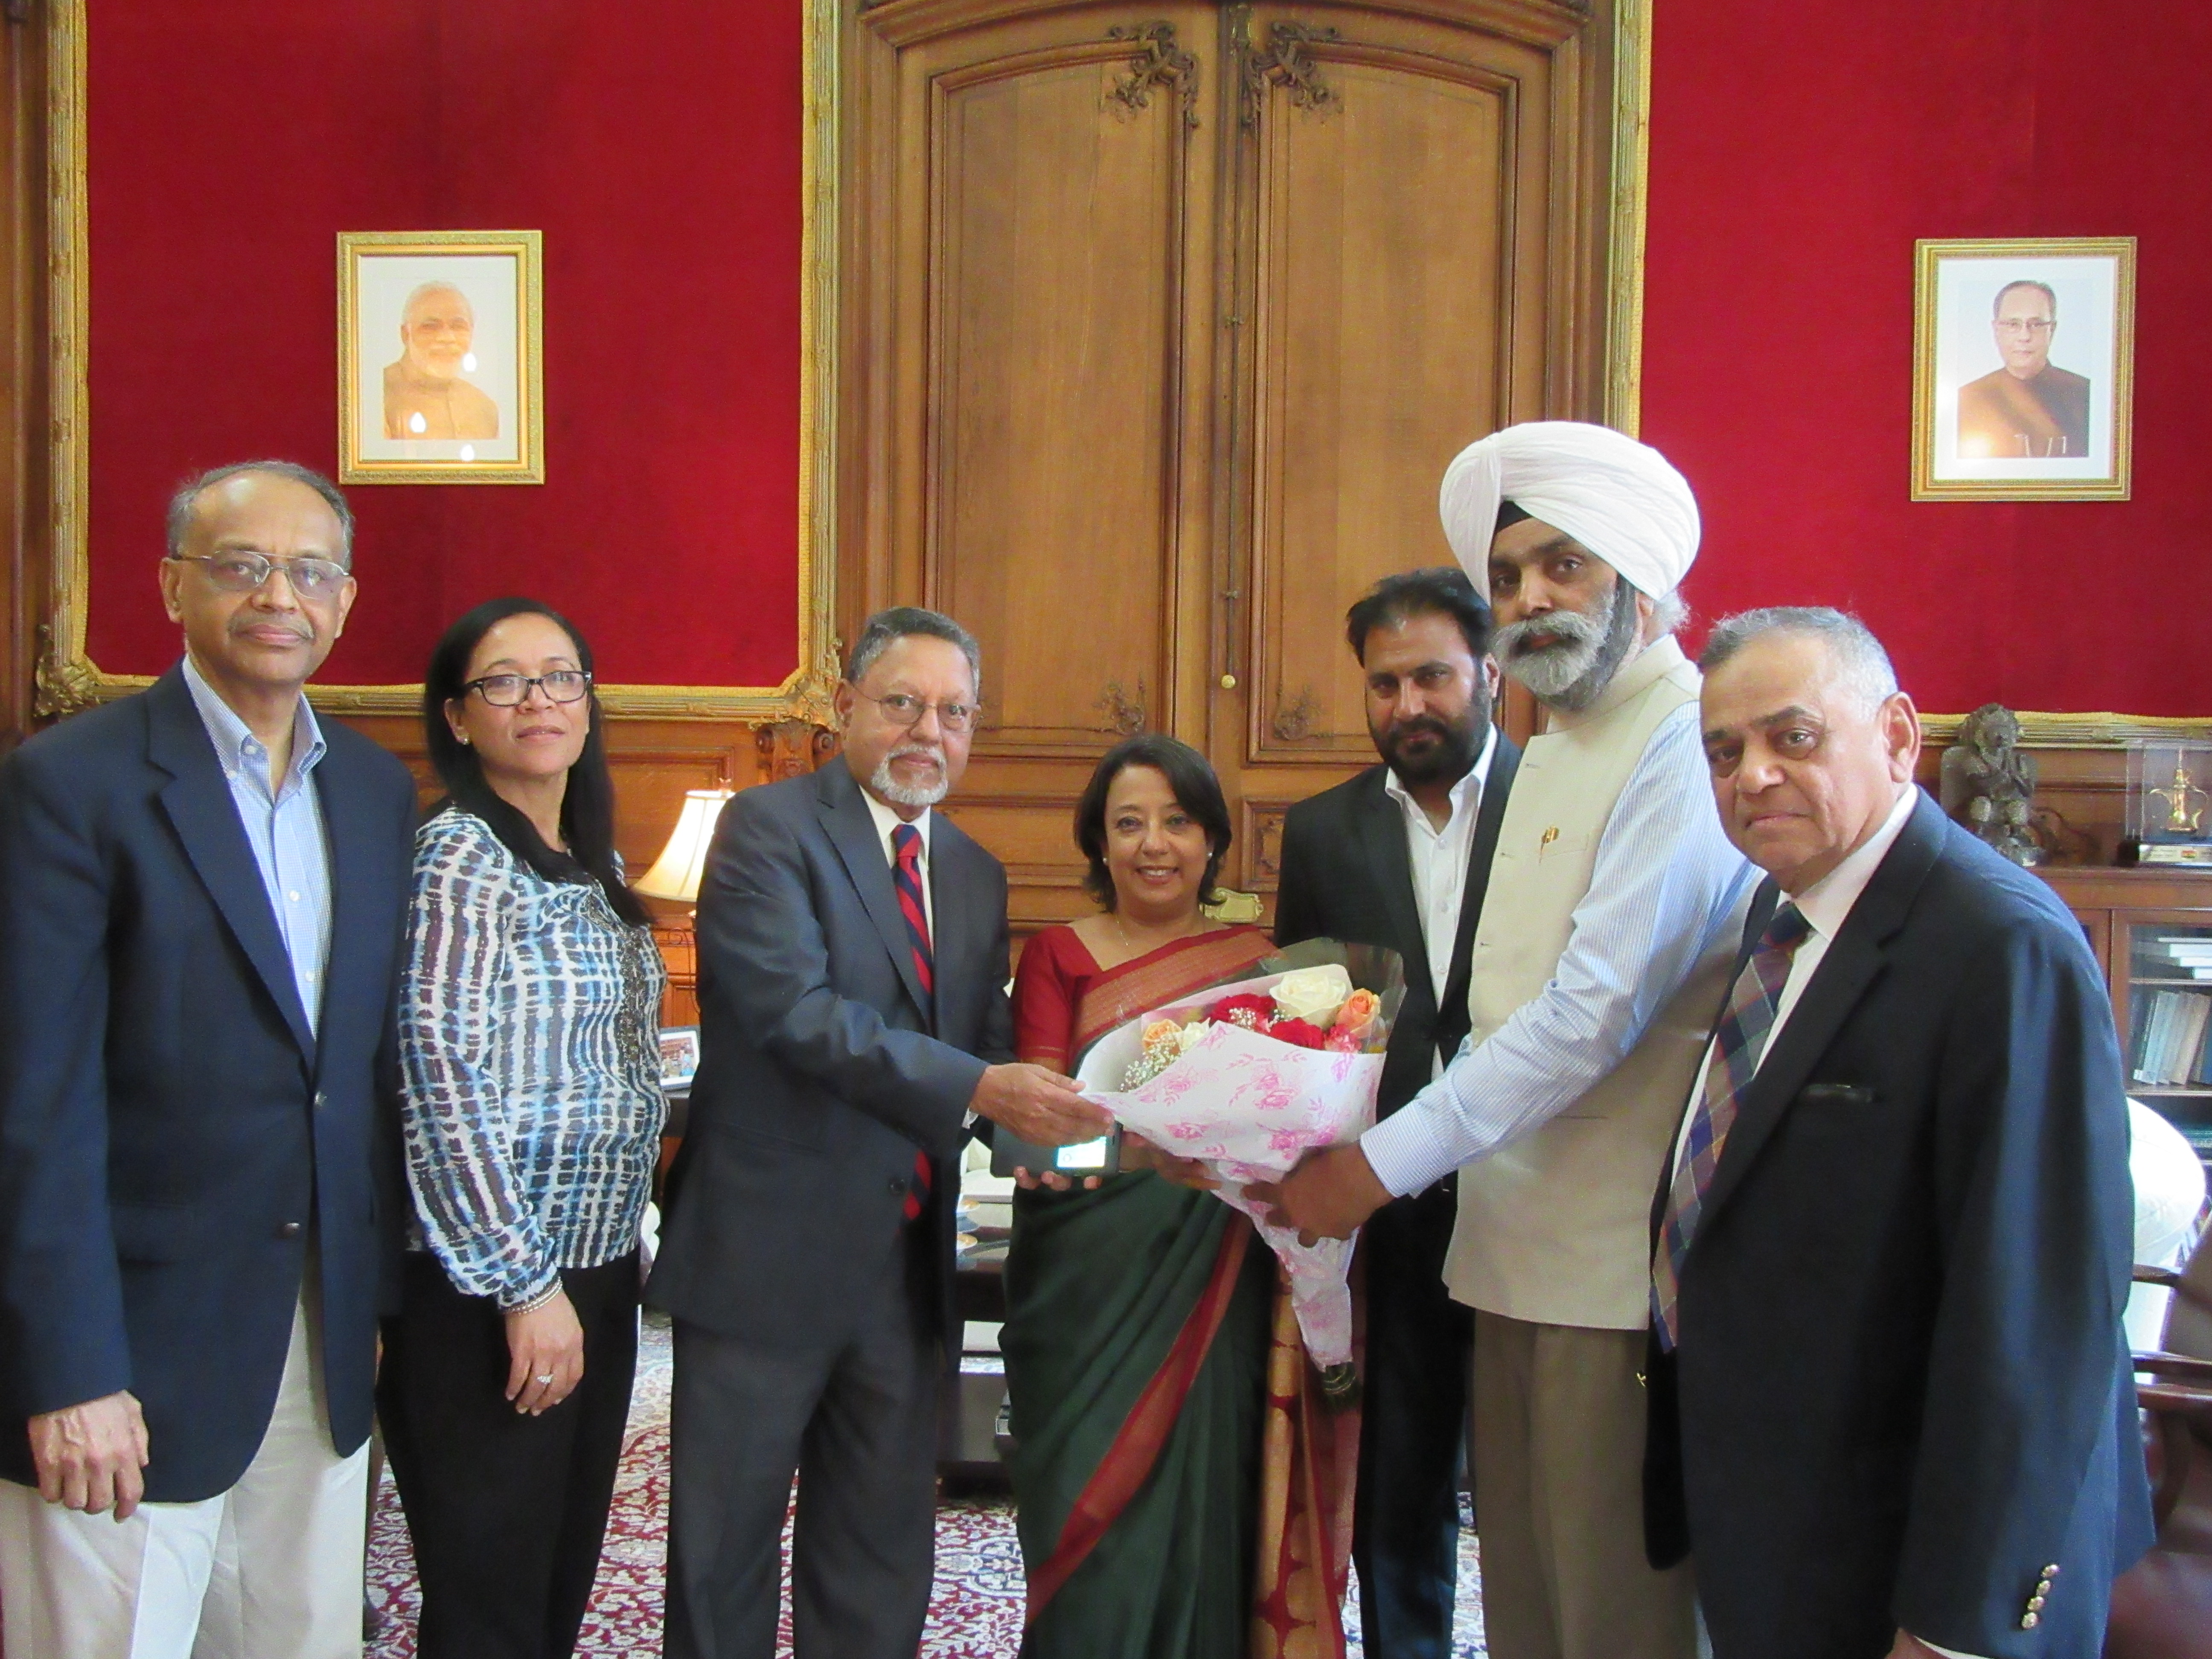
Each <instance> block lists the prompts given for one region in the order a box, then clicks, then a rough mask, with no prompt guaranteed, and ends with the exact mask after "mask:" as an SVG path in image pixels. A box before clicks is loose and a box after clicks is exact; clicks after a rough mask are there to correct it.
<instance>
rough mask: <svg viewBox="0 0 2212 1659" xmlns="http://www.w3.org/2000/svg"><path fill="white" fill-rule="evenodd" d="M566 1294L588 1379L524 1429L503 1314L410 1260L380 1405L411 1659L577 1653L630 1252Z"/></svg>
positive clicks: (607, 1468)
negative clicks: (417, 1591)
mask: <svg viewBox="0 0 2212 1659" xmlns="http://www.w3.org/2000/svg"><path fill="white" fill-rule="evenodd" d="M561 1280H562V1285H563V1286H564V1287H565V1288H566V1289H567V1291H568V1300H569V1301H570V1302H571V1303H572V1304H574V1307H575V1310H576V1317H577V1320H578V1321H579V1322H580V1323H581V1324H582V1326H583V1328H584V1376H583V1380H582V1381H581V1382H580V1383H578V1384H577V1385H576V1388H575V1391H574V1393H572V1394H570V1395H568V1398H567V1399H565V1400H563V1401H562V1402H561V1403H560V1404H559V1405H557V1406H556V1407H553V1408H552V1409H551V1410H550V1411H548V1412H545V1413H542V1414H541V1415H539V1416H537V1417H525V1416H523V1415H521V1414H520V1413H518V1412H516V1410H515V1409H514V1407H513V1405H512V1404H511V1403H510V1402H509V1401H507V1399H506V1397H505V1395H506V1389H507V1329H506V1325H505V1322H504V1321H503V1319H502V1318H501V1314H500V1311H499V1310H498V1308H497V1307H496V1306H495V1305H494V1304H493V1303H492V1302H491V1300H490V1299H489V1297H472V1296H464V1295H462V1294H461V1293H460V1291H457V1290H455V1289H454V1288H453V1282H452V1281H451V1280H450V1279H447V1277H446V1274H445V1271H444V1269H442V1268H441V1267H439V1265H438V1263H437V1261H436V1260H435V1258H434V1257H432V1256H430V1255H428V1254H425V1253H422V1252H415V1253H412V1254H410V1255H409V1256H408V1258H407V1264H406V1277H405V1280H404V1289H403V1292H402V1299H401V1304H400V1313H399V1316H398V1318H396V1319H388V1320H386V1322H385V1323H384V1367H383V1370H382V1371H381V1373H380V1376H379V1377H378V1379H377V1389H376V1402H377V1414H378V1418H379V1420H380V1422H381V1423H382V1425H383V1427H384V1444H385V1450H386V1454H387V1455H389V1456H390V1458H391V1460H392V1478H393V1479H394V1480H396V1481H397V1482H398V1486H399V1498H400V1502H401V1503H402V1504H404V1506H405V1507H406V1510H407V1532H408V1535H409V1537H410V1538H411V1539H412V1540H413V1541H414V1546H415V1565H416V1570H417V1571H419V1572H420V1574H421V1575H422V1624H421V1626H420V1629H419V1632H418V1634H417V1637H416V1652H417V1653H418V1654H419V1655H420V1656H421V1659H568V1656H569V1655H571V1654H573V1653H574V1651H575V1650H576V1632H577V1631H578V1629H579V1628H580V1626H582V1624H583V1621H584V1608H585V1606H586V1603H587V1602H589V1601H590V1600H591V1595H592V1579H593V1578H594V1577H597V1576H598V1573H599V1547H600V1544H601V1542H602V1541H604V1539H605V1536H606V1529H607V1510H608V1507H609V1505H610V1504H611V1503H612V1501H613V1498H614V1489H615V1471H616V1467H617V1464H619V1463H620V1462H621V1461H622V1449H623V1423H624V1421H625V1420H626V1419H627V1418H628V1415H629V1395H630V1383H631V1382H632V1380H633V1379H634V1378H635V1375H636V1371H637V1292H638V1264H637V1255H636V1253H635V1251H633V1252H631V1253H630V1254H629V1255H624V1256H622V1257H620V1258H619V1259H617V1260H616V1261H609V1262H605V1263H604V1264H602V1265H601V1266H599V1267H582V1268H570V1269H568V1270H566V1271H564V1272H563V1273H562V1275H561Z"/></svg>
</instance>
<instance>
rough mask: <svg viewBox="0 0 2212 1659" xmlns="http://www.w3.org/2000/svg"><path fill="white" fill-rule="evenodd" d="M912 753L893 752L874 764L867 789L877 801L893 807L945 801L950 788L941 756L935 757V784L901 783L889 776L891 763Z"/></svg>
mask: <svg viewBox="0 0 2212 1659" xmlns="http://www.w3.org/2000/svg"><path fill="white" fill-rule="evenodd" d="M913 752H915V751H913V750H892V751H891V752H890V754H888V755H886V756H884V757H883V758H882V759H881V760H879V761H878V762H877V763H876V769H875V771H874V772H873V773H872V774H871V775H870V776H869V778H868V787H869V788H870V789H871V790H872V791H873V792H874V793H875V796H876V799H878V800H883V801H888V802H890V805H893V806H934V805H937V803H938V802H939V801H941V800H943V799H945V795H946V793H948V792H949V791H950V789H951V785H950V784H948V783H947V782H946V781H945V757H943V756H942V755H939V756H938V757H937V781H936V782H935V783H923V784H910V783H901V782H899V781H897V780H896V779H895V778H893V777H892V776H891V763H892V762H893V761H895V760H896V759H897V758H898V757H900V755H901V754H911V753H913ZM931 752H934V751H931Z"/></svg>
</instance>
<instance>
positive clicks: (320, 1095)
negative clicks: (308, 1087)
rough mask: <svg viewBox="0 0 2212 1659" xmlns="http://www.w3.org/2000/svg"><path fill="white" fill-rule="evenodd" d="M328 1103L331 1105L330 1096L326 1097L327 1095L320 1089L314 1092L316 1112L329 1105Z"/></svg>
mask: <svg viewBox="0 0 2212 1659" xmlns="http://www.w3.org/2000/svg"><path fill="white" fill-rule="evenodd" d="M330 1103H331V1097H330V1096H328V1095H327V1094H325V1093H324V1092H323V1091H321V1090H320V1089H318V1090H316V1091H315V1109H316V1110H317V1111H320V1110H322V1109H323V1108H324V1107H325V1106H327V1105H329V1104H330Z"/></svg>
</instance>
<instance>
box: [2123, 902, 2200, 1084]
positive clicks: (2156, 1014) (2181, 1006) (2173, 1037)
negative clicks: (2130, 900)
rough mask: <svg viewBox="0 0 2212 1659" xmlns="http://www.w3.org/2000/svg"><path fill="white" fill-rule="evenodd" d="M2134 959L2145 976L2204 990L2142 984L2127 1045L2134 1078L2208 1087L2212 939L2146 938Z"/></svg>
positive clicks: (2151, 1081) (2138, 1081)
mask: <svg viewBox="0 0 2212 1659" xmlns="http://www.w3.org/2000/svg"><path fill="white" fill-rule="evenodd" d="M2137 960H2138V963H2139V964H2140V965H2141V966H2142V967H2144V968H2148V969H2149V970H2150V975H2148V976H2153V977H2156V978H2159V979H2166V980H2183V981H2190V980H2195V981H2204V982H2205V988H2204V989H2203V990H2202V991H2199V990H2196V989H2194V988H2189V989H2183V988H2166V987H2148V986H2145V987H2142V990H2141V991H2140V992H2139V994H2137V995H2136V998H2135V999H2134V1002H2135V1018H2134V1019H2133V1020H2132V1021H2131V1022H2130V1024H2133V1026H2134V1027H2135V1030H2134V1031H2133V1032H2132V1033H2131V1038H2132V1041H2131V1042H2130V1049H2131V1051H2132V1052H2133V1054H2134V1055H2135V1067H2134V1075H2135V1080H2136V1082H2137V1083H2142V1084H2148V1085H2151V1086H2153V1087H2154V1088H2155V1087H2165V1088H2191V1087H2204V1086H2212V938H2206V937H2204V936H2203V935H2191V934H2179V935H2177V934H2167V935H2164V936H2160V937H2154V938H2151V939H2144V940H2143V941H2142V943H2141V945H2140V947H2139V955H2138V958H2137Z"/></svg>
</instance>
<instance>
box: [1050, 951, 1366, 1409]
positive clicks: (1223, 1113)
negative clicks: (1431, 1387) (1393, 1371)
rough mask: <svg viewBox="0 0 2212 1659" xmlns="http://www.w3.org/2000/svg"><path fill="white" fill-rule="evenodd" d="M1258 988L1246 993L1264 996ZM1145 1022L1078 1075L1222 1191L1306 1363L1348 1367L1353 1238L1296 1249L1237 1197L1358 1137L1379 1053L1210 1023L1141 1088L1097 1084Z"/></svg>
mask: <svg viewBox="0 0 2212 1659" xmlns="http://www.w3.org/2000/svg"><path fill="white" fill-rule="evenodd" d="M1251 984H1252V985H1253V986H1254V987H1255V988H1261V989H1264V988H1265V987H1266V985H1267V981H1251ZM1232 988H1235V987H1232ZM1219 994H1220V993H1219V992H1217V993H1215V994H1214V995H1215V996H1217V997H1218V995H1219ZM1209 1000H1212V998H1209ZM1156 1017H1157V1016H1154V1015H1146V1017H1145V1019H1151V1018H1156ZM1145 1019H1139V1020H1133V1021H1131V1022H1130V1023H1129V1024H1127V1025H1126V1026H1123V1027H1122V1028H1121V1029H1120V1030H1115V1031H1113V1032H1110V1033H1109V1034H1108V1036H1105V1037H1103V1038H1101V1039H1100V1040H1099V1041H1098V1042H1097V1043H1096V1044H1095V1045H1093V1047H1092V1049H1091V1054H1089V1055H1087V1056H1086V1057H1085V1064H1084V1066H1083V1067H1082V1080H1083V1081H1084V1082H1085V1084H1086V1085H1090V1086H1088V1087H1087V1088H1086V1090H1085V1092H1086V1093H1088V1094H1089V1095H1091V1097H1092V1098H1094V1099H1096V1100H1097V1101H1098V1102H1099V1103H1101V1104H1103V1106H1104V1107H1105V1108H1106V1109H1107V1110H1108V1111H1109V1112H1111V1113H1112V1114H1113V1115H1114V1116H1115V1119H1116V1120H1117V1121H1120V1122H1121V1124H1122V1125H1123V1126H1124V1127H1127V1128H1130V1129H1133V1130H1134V1131H1136V1133H1139V1134H1140V1135H1142V1136H1144V1137H1145V1139H1147V1140H1149V1141H1151V1142H1152V1143H1153V1144H1154V1145H1155V1146H1160V1147H1162V1148H1164V1150H1166V1151H1168V1152H1174V1153H1176V1154H1177V1155H1179V1156H1181V1157H1183V1158H1196V1159H1198V1160H1199V1161H1200V1162H1201V1163H1203V1164H1206V1166H1207V1167H1208V1168H1209V1169H1211V1170H1212V1171H1213V1173H1214V1174H1215V1176H1217V1177H1218V1179H1219V1180H1220V1181H1221V1182H1222V1185H1221V1187H1220V1188H1218V1192H1217V1196H1218V1197H1219V1198H1220V1199H1221V1200H1223V1201H1224V1202H1225V1203H1226V1204H1229V1205H1230V1206H1232V1207H1233V1208H1235V1209H1237V1210H1239V1211H1241V1212H1243V1213H1244V1214H1246V1215H1248V1216H1250V1217H1251V1218H1252V1220H1253V1222H1254V1224H1255V1225H1256V1226H1257V1227H1258V1228H1259V1230H1260V1236H1261V1237H1262V1238H1264V1239H1265V1240H1266V1241H1267V1245H1268V1248H1269V1249H1273V1251H1274V1253H1275V1254H1276V1255H1277V1256H1279V1258H1280V1259H1281V1260H1282V1262H1283V1265H1284V1266H1285V1267H1286V1268H1287V1269H1288V1270H1289V1273H1290V1279H1291V1307H1292V1309H1293V1310H1294V1311H1295V1312H1296V1313H1297V1320H1298V1328H1299V1330H1300V1331H1301V1332H1302V1333H1303V1334H1304V1337H1305V1342H1306V1352H1308V1354H1309V1355H1310V1357H1311V1358H1312V1360H1313V1362H1314V1364H1316V1365H1318V1366H1321V1367H1322V1368H1323V1369H1324V1370H1325V1369H1327V1368H1328V1367H1329V1366H1331V1365H1339V1364H1346V1363H1347V1362H1349V1361H1350V1359H1351V1358H1352V1291H1351V1288H1350V1285H1349V1283H1348V1280H1347V1274H1348V1273H1349V1271H1350V1268H1351V1264H1352V1245H1353V1243H1355V1242H1356V1240H1357V1238H1358V1235H1357V1234H1354V1235H1353V1237H1352V1238H1349V1239H1323V1240H1322V1242H1321V1243H1317V1244H1301V1243H1298V1237H1297V1232H1296V1231H1293V1230H1291V1229H1290V1228H1285V1227H1277V1226H1273V1225H1269V1224H1268V1223H1267V1221H1265V1220H1263V1219H1262V1218H1261V1217H1260V1216H1259V1215H1258V1214H1257V1213H1256V1212H1255V1209H1256V1206H1253V1205H1251V1204H1249V1203H1247V1202H1246V1201H1245V1200H1244V1197H1243V1188H1244V1186H1245V1184H1246V1183H1247V1182H1255V1181H1273V1180H1277V1179H1279V1177H1281V1176H1283V1175H1285V1174H1286V1173H1287V1172H1288V1171H1289V1170H1291V1169H1292V1168H1294V1167H1295V1166H1296V1165H1297V1162H1298V1159H1299V1158H1302V1157H1304V1154H1305V1153H1306V1152H1308V1151H1310V1149H1312V1148H1314V1147H1316V1146H1338V1145H1340V1144H1342V1143H1343V1142H1345V1141H1348V1140H1353V1139H1358V1136H1359V1135H1360V1133H1362V1132H1363V1131H1364V1130H1365V1129H1367V1128H1368V1127H1370V1126H1371V1125H1372V1124H1373V1123H1374V1121H1375V1092H1376V1088H1377V1086H1378V1085H1380V1084H1381V1082H1382V1079H1383V1055H1382V1054H1379V1053H1377V1054H1339V1053H1334V1052H1331V1051H1328V1050H1324V1049H1312V1048H1296V1047H1293V1046H1292V1045H1291V1044H1289V1043H1286V1042H1277V1041H1276V1040H1275V1039H1274V1038H1273V1037H1267V1036H1261V1035H1260V1034H1259V1033H1258V1032H1256V1031H1252V1030H1246V1029H1245V1028H1244V1027H1243V1026H1240V1025H1230V1024H1222V1025H1211V1026H1208V1027H1207V1028H1206V1032H1205V1035H1204V1036H1201V1037H1200V1038H1199V1040H1198V1041H1197V1042H1196V1043H1195V1044H1194V1045H1193V1046H1192V1047H1191V1048H1189V1049H1188V1050H1187V1051H1186V1052H1185V1053H1184V1054H1182V1057H1181V1058H1180V1059H1178V1060H1176V1061H1175V1063H1174V1064H1172V1065H1171V1066H1169V1067H1168V1068H1167V1069H1166V1070H1165V1071H1164V1072H1162V1073H1160V1074H1159V1075H1158V1077H1155V1078H1153V1079H1152V1080H1151V1081H1150V1082H1148V1083H1146V1084H1143V1085H1140V1086H1139V1087H1138V1088H1135V1089H1133V1090H1127V1091H1123V1090H1120V1089H1109V1088H1106V1087H1103V1086H1102V1085H1104V1084H1105V1083H1106V1082H1107V1081H1108V1080H1109V1079H1118V1078H1120V1077H1121V1076H1122V1075H1123V1074H1124V1073H1125V1072H1126V1070H1127V1064H1128V1061H1129V1060H1130V1059H1131V1058H1133V1056H1134V1054H1135V1052H1136V1051H1137V1048H1138V1042H1137V1033H1138V1032H1139V1030H1141V1029H1142V1027H1143V1025H1144V1024H1145Z"/></svg>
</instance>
